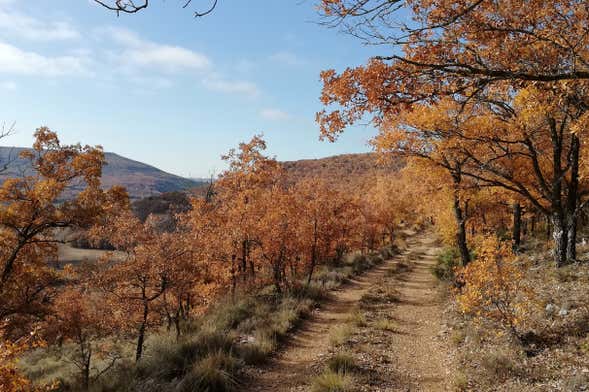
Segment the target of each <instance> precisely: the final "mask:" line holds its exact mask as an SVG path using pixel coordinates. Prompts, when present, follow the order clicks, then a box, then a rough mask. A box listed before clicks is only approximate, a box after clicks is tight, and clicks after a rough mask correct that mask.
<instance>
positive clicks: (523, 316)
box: [457, 237, 534, 337]
mask: <svg viewBox="0 0 589 392" xmlns="http://www.w3.org/2000/svg"><path fill="white" fill-rule="evenodd" d="M526 270H527V264H526V263H525V262H524V261H523V260H521V259H518V258H517V257H516V256H515V255H514V254H513V251H512V249H511V244H509V243H507V242H502V243H501V242H499V241H498V240H497V238H496V237H487V238H484V239H483V240H482V242H481V244H480V246H479V247H478V248H477V259H476V260H475V261H473V262H472V263H470V264H469V265H467V266H466V267H464V268H461V269H459V270H458V271H457V275H458V276H459V282H460V283H462V284H463V285H464V287H462V288H461V289H460V291H459V293H458V295H457V300H458V303H459V304H460V306H461V308H462V311H463V312H464V313H466V314H470V315H473V316H474V317H476V318H484V319H488V320H492V321H495V322H497V323H499V325H501V326H502V327H503V328H505V329H507V330H508V331H509V332H511V333H513V334H514V336H516V337H517V336H519V335H520V332H521V328H522V327H523V326H524V325H525V322H526V320H527V317H528V314H529V311H530V310H531V309H532V308H533V301H532V300H533V298H534V295H533V291H532V290H531V289H530V288H529V287H527V286H526V285H525V280H524V277H525V272H526Z"/></svg>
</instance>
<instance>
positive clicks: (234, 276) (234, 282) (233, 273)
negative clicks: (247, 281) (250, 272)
mask: <svg viewBox="0 0 589 392" xmlns="http://www.w3.org/2000/svg"><path fill="white" fill-rule="evenodd" d="M235 258H236V256H235V255H232V256H231V300H232V301H233V303H235V288H236V286H237V274H236V271H235Z"/></svg>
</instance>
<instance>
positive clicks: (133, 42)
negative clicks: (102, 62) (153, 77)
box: [105, 28, 212, 72]
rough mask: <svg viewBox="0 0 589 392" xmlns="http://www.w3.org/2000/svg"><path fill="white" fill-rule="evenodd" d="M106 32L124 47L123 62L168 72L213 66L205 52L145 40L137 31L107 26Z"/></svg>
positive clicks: (120, 56)
mask: <svg viewBox="0 0 589 392" xmlns="http://www.w3.org/2000/svg"><path fill="white" fill-rule="evenodd" d="M105 33H106V34H107V35H108V36H109V38H110V39H111V40H112V41H114V42H116V43H118V44H119V45H120V46H121V47H122V51H121V52H120V53H119V59H120V61H121V62H122V63H123V64H126V65H132V66H141V67H151V68H156V69H159V70H162V71H166V72H175V71H185V70H197V71H204V70H207V69H209V68H210V67H211V64H212V62H211V60H210V59H209V58H208V56H206V55H205V54H203V53H200V52H197V51H194V50H190V49H187V48H184V47H181V46H173V45H164V44H159V43H155V42H152V41H148V40H144V39H142V38H141V37H139V35H137V34H136V33H134V32H132V31H130V30H126V29H120V28H107V29H105Z"/></svg>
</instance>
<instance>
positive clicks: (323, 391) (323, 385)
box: [311, 371, 353, 392]
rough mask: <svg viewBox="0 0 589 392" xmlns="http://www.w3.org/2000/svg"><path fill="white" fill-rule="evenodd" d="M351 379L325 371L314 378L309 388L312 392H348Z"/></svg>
mask: <svg viewBox="0 0 589 392" xmlns="http://www.w3.org/2000/svg"><path fill="white" fill-rule="evenodd" d="M352 384H353V381H352V377H350V376H349V375H347V374H345V373H341V372H340V373H338V372H333V371H326V372H324V373H323V374H321V375H319V376H317V377H315V379H314V380H313V385H312V387H311V391H312V392H350V391H351V390H352Z"/></svg>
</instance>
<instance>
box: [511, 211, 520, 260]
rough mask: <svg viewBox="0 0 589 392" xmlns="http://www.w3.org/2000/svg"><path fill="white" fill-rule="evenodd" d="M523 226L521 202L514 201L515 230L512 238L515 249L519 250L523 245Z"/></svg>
mask: <svg viewBox="0 0 589 392" xmlns="http://www.w3.org/2000/svg"><path fill="white" fill-rule="evenodd" d="M521 226H522V208H521V206H520V204H519V203H514V205H513V232H512V236H511V238H512V240H513V250H514V251H517V250H519V247H520V245H521Z"/></svg>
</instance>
